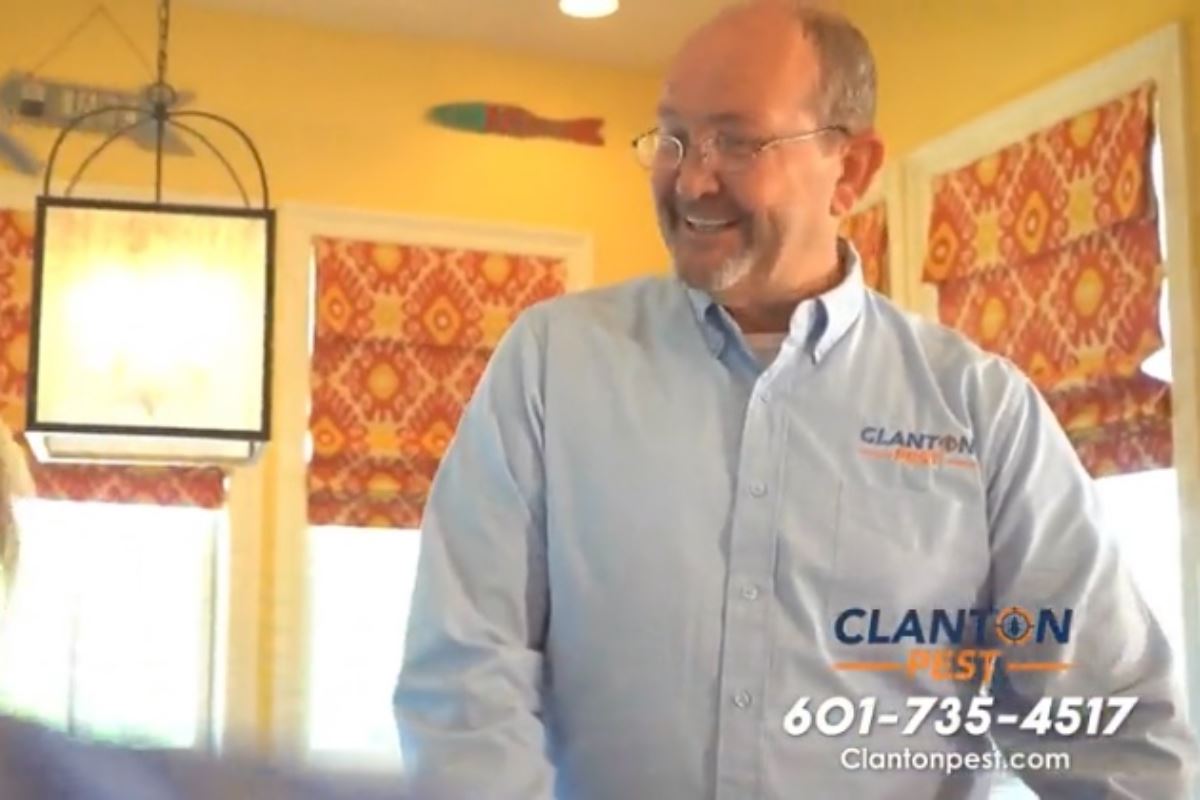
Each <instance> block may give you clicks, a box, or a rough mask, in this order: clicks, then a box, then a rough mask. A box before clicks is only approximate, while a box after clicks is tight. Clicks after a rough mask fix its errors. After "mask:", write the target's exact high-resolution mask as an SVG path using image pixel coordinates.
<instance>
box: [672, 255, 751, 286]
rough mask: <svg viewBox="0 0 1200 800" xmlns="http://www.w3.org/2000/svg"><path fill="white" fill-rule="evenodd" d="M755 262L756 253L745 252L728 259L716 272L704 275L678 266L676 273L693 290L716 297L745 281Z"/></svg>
mask: <svg viewBox="0 0 1200 800" xmlns="http://www.w3.org/2000/svg"><path fill="white" fill-rule="evenodd" d="M754 261H755V258H754V253H752V252H745V253H740V254H738V255H736V256H734V257H732V258H728V259H726V260H725V262H724V263H723V264H721V266H719V267H718V268H717V269H716V270H714V271H712V272H709V273H705V274H702V275H697V274H695V273H690V272H688V271H686V270H682V269H680V268H679V266H678V265H676V267H675V271H676V273H678V274H679V275H681V276H682V277H683V280H684V282H685V283H687V284H688V285H689V286H691V287H692V288H693V289H699V290H701V291H703V292H707V293H708V294H710V295H716V294H719V293H721V292H725V291H728V290H729V289H731V288H733V287H734V286H736V285H737V284H738V283H740V282H741V281H743V280H744V279H745V278H746V276H747V275H749V274H750V272H751V271H752V270H753V269H754Z"/></svg>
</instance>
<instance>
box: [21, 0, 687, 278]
mask: <svg viewBox="0 0 1200 800" xmlns="http://www.w3.org/2000/svg"><path fill="white" fill-rule="evenodd" d="M95 5H96V3H95V2H94V0H0V8H2V9H3V13H2V14H0V74H3V73H6V72H7V71H8V70H9V69H14V68H16V69H27V68H29V67H31V66H33V65H34V64H35V63H36V62H37V61H38V60H39V59H41V58H42V56H43V55H44V54H45V53H46V52H48V51H49V50H51V49H52V47H53V46H54V45H55V44H56V43H57V42H59V41H60V40H61V39H62V38H63V37H64V36H65V35H66V34H67V33H68V32H69V31H70V30H71V28H72V27H74V26H75V24H76V23H77V22H78V21H80V20H82V19H83V18H84V17H85V15H86V14H87V12H88V11H89V10H90V9H91V8H93V7H94V6H95ZM105 5H106V6H107V7H108V8H110V9H111V10H112V12H113V15H114V16H115V17H116V18H117V20H118V21H119V22H120V24H121V26H122V27H123V28H125V29H126V30H127V31H128V32H129V33H130V35H131V36H132V37H133V39H134V41H135V42H136V43H137V44H138V45H139V47H140V48H141V49H142V50H143V51H144V53H145V55H146V57H147V58H149V59H150V60H151V61H153V58H154V40H155V6H156V3H155V2H153V1H152V0H106V3H105ZM42 72H43V74H45V75H47V76H49V77H54V78H61V79H66V80H81V81H83V82H88V83H97V84H112V85H114V86H117V87H136V86H139V85H142V84H144V83H146V82H148V80H149V76H148V74H147V71H146V69H145V67H143V66H142V65H141V64H140V63H139V61H138V59H137V57H136V56H134V55H132V54H131V53H130V52H129V49H128V47H127V46H126V45H124V44H123V43H122V42H121V40H120V38H119V37H118V36H117V35H116V34H115V33H113V32H112V30H111V28H109V27H106V26H105V25H104V24H103V23H100V22H94V23H93V24H92V26H91V27H90V28H89V29H88V31H87V32H86V33H85V34H84V35H83V36H81V37H79V39H78V40H77V41H76V42H75V43H74V44H73V45H71V46H70V47H68V48H67V49H66V50H65V51H64V52H63V54H62V55H60V56H58V57H56V58H55V59H53V60H52V61H51V62H50V63H49V64H48V65H47V66H46V68H45V69H44V70H43V71H42ZM169 78H170V80H171V82H172V83H173V84H174V85H175V86H176V87H177V88H178V89H180V90H181V91H192V92H195V93H196V99H195V101H194V102H193V103H192V105H193V106H194V107H196V108H201V109H204V110H210V111H216V112H219V113H222V114H224V115H226V116H228V117H230V118H231V119H232V120H233V121H234V122H236V123H238V124H239V125H241V126H243V127H244V128H246V130H247V131H248V132H249V133H250V135H251V137H252V138H253V139H254V140H255V142H256V143H257V144H258V145H259V147H260V149H261V150H262V153H263V157H264V159H265V161H266V164H267V168H268V170H269V174H270V179H271V185H272V191H273V193H274V194H275V196H276V197H278V198H279V199H281V200H294V201H301V202H308V203H319V204H322V205H338V206H347V207H352V208H369V209H375V210H388V211H395V212H399V213H406V214H420V215H430V216H446V217H460V218H468V219H479V220H487V221H495V222H512V223H517V224H521V225H526V226H537V227H547V228H557V229H566V230H577V231H587V232H590V233H592V234H593V236H594V247H595V262H596V263H595V274H596V279H597V282H599V283H603V282H609V281H613V280H618V279H620V278H623V277H628V276H630V275H634V274H637V273H641V272H645V271H647V270H648V269H654V268H657V267H659V265H661V264H662V263H663V256H662V252H661V246H660V245H659V243H658V240H657V232H656V229H655V227H654V223H653V212H652V210H651V204H650V199H649V191H648V190H647V189H646V187H645V179H644V175H643V174H642V172H641V170H640V168H639V167H638V166H637V165H636V163H635V162H634V161H633V158H632V154H631V153H630V152H629V146H628V142H629V140H630V139H631V138H632V137H633V136H634V135H635V134H636V133H637V132H639V131H640V130H642V129H644V128H645V127H646V126H647V124H648V121H649V120H650V119H651V114H652V111H653V100H654V92H655V82H654V80H653V78H652V77H651V75H650V73H649V72H647V73H644V74H639V73H636V72H629V71H622V70H616V69H607V68H601V67H595V66H591V65H582V64H573V63H567V62H561V61H559V62H552V61H546V60H543V59H536V58H529V57H525V56H521V55H516V54H506V53H502V52H497V51H489V50H486V49H483V48H480V47H467V46H454V45H445V44H437V43H432V42H426V41H419V40H405V39H401V38H397V37H385V36H375V35H370V34H366V33H358V32H344V31H338V30H332V29H327V28H317V27H313V26H310V25H306V24H301V23H292V22H287V21H281V20H278V19H269V18H265V17H255V16H248V15H243V14H234V13H230V12H226V11H221V10H214V9H209V8H206V7H192V6H188V5H178V4H177V5H176V7H175V9H174V13H173V19H172V32H171V48H170V65H169ZM475 99H483V100H493V101H507V102H513V103H516V104H519V105H523V106H525V107H527V108H529V109H531V110H533V111H535V112H538V113H541V114H542V115H544V116H548V117H554V118H559V117H562V118H570V117H580V116H600V117H603V118H604V119H605V134H606V136H605V138H606V141H607V145H606V146H605V147H603V148H597V147H585V146H581V145H575V144H566V143H560V142H557V141H552V140H530V141H522V140H515V139H508V138H503V137H498V136H480V135H475V134H466V133H458V132H453V131H447V130H445V129H442V128H436V127H433V126H431V125H429V124H427V123H426V122H425V121H424V120H423V114H424V112H425V110H426V109H427V108H428V107H429V106H432V105H435V104H438V103H443V102H448V101H455V100H475ZM11 133H12V134H14V135H15V136H17V137H19V138H20V139H21V140H22V141H26V142H29V143H31V144H34V145H35V147H36V150H37V152H38V154H39V156H41V157H43V158H44V156H45V154H46V153H47V152H48V151H49V147H50V143H51V138H52V134H51V133H49V132H46V131H43V130H38V129H33V128H30V127H28V126H26V125H19V126H15V127H14V128H12V129H11ZM73 141H75V142H76V143H77V144H78V145H80V146H81V148H84V149H85V148H86V145H87V144H95V143H98V142H99V139H98V138H96V137H93V136H88V137H86V138H83V137H76V138H73ZM230 147H232V145H229V146H228V147H225V146H223V150H224V149H229V148H230ZM81 157H82V155H81V153H80V152H79V150H78V149H77V150H76V151H74V152H73V153H64V159H63V163H64V166H65V168H66V169H67V170H70V169H73V168H74V166H75V165H76V164H78V162H79V159H80V158H81ZM152 163H153V162H152V159H151V158H150V157H149V156H148V154H146V153H145V152H143V151H141V150H138V149H137V148H135V147H133V146H131V145H128V144H121V145H119V146H114V147H113V148H112V154H111V156H109V155H106V156H105V157H104V159H103V160H101V161H99V162H97V165H96V168H95V169H94V170H93V171H89V173H88V177H89V179H90V180H92V181H93V182H96V181H103V182H110V183H111V182H130V181H133V182H139V183H140V182H142V181H146V180H149V175H150V172H149V170H150V168H151V167H152ZM168 166H169V170H170V172H169V176H170V181H171V182H172V184H173V185H176V186H178V187H179V188H180V189H182V190H186V191H190V192H197V193H222V194H224V193H226V192H230V193H232V192H233V189H232V184H230V183H229V182H228V181H227V179H225V178H224V176H223V173H222V172H221V170H220V168H219V166H218V165H217V164H216V162H215V161H213V160H212V159H211V158H208V157H201V156H197V157H195V158H192V159H173V160H172V163H170V164H169V165H168ZM55 174H56V175H63V174H64V173H63V172H62V171H60V170H58V169H56V172H55Z"/></svg>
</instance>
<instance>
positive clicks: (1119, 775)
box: [983, 361, 1196, 798]
mask: <svg viewBox="0 0 1200 800" xmlns="http://www.w3.org/2000/svg"><path fill="white" fill-rule="evenodd" d="M983 396H984V397H985V398H997V399H998V402H995V403H993V404H992V405H993V408H992V409H990V410H989V412H988V413H989V416H990V418H991V421H990V424H989V425H988V426H987V427H988V429H989V434H988V439H989V441H988V442H987V443H986V446H987V451H986V452H985V453H984V461H985V463H984V468H985V476H986V481H987V486H986V491H987V505H988V509H987V513H988V523H989V528H990V534H991V548H992V573H991V579H992V580H991V584H992V600H993V607H994V608H996V609H998V610H999V609H1005V608H1008V607H1010V606H1019V607H1021V608H1023V609H1026V610H1029V611H1033V612H1035V613H1036V612H1037V611H1038V610H1040V609H1049V610H1052V611H1053V612H1054V613H1055V614H1056V615H1058V618H1059V621H1060V623H1061V622H1062V620H1063V619H1065V616H1066V614H1067V613H1068V610H1069V613H1070V628H1069V631H1068V632H1067V636H1066V637H1065V638H1066V639H1067V641H1066V642H1059V641H1058V638H1057V637H1055V636H1053V635H1051V632H1050V631H1049V630H1048V629H1047V630H1046V631H1045V633H1046V634H1047V635H1046V637H1045V640H1044V641H1043V642H1041V643H1038V642H1036V641H1030V642H1029V643H1027V644H1023V645H1019V644H1007V645H1003V647H1004V649H1005V653H1004V656H1003V657H1002V660H1006V661H1025V662H1040V663H1056V662H1057V663H1065V664H1068V665H1069V667H1067V668H1065V669H1062V670H1044V671H1010V670H1008V669H1007V668H1003V667H1002V668H1001V669H998V670H997V671H996V673H995V679H994V681H993V686H992V693H993V695H994V697H995V703H996V705H995V711H994V713H993V719H994V718H995V716H996V714H999V713H1006V712H1007V713H1015V714H1018V715H1021V717H1022V718H1024V715H1025V714H1027V713H1028V712H1030V711H1031V710H1033V709H1034V708H1035V706H1036V705H1037V703H1038V701H1039V700H1041V699H1042V698H1053V699H1052V700H1051V701H1049V704H1050V705H1049V710H1050V717H1049V718H1050V720H1051V721H1053V722H1055V723H1057V722H1059V721H1060V720H1065V721H1064V722H1063V724H1062V727H1061V728H1059V729H1055V728H1051V729H1050V730H1049V731H1048V732H1046V733H1043V734H1040V735H1039V734H1037V733H1035V732H1034V731H1032V730H1021V729H1020V727H1019V726H996V725H994V726H993V728H992V731H993V736H994V738H995V739H996V741H997V744H999V745H1000V747H1001V749H1003V750H1006V751H1007V752H1009V754H1010V755H1011V754H1014V753H1017V752H1020V753H1023V754H1025V755H1028V754H1031V753H1040V754H1048V753H1065V754H1067V755H1068V756H1069V758H1070V766H1069V768H1068V769H1065V770H1034V769H1026V770H1018V771H1019V772H1020V775H1021V777H1022V779H1023V780H1024V781H1025V782H1026V783H1027V784H1028V785H1029V786H1030V787H1031V788H1033V789H1034V790H1035V791H1037V792H1038V793H1039V794H1040V795H1041V796H1043V797H1072V798H1076V797H1078V798H1085V797H1105V798H1176V797H1178V798H1183V797H1190V796H1191V795H1190V793H1189V788H1190V786H1191V783H1190V782H1191V780H1192V773H1193V770H1194V765H1195V762H1196V757H1195V746H1194V741H1193V736H1192V733H1191V731H1190V729H1189V727H1188V725H1187V723H1186V721H1185V714H1186V711H1185V709H1186V702H1185V698H1184V694H1183V691H1182V686H1181V680H1180V675H1179V674H1178V671H1177V669H1176V667H1175V665H1174V662H1173V659H1172V652H1171V647H1170V645H1169V643H1168V641H1167V639H1166V637H1165V636H1164V634H1163V630H1162V628H1161V627H1160V626H1159V624H1158V622H1157V621H1156V620H1155V618H1154V616H1153V614H1152V613H1151V612H1150V610H1149V609H1148V608H1147V606H1146V603H1145V601H1144V600H1143V599H1142V597H1141V595H1140V593H1139V592H1138V590H1137V587H1136V586H1135V585H1134V583H1133V580H1132V576H1131V575H1130V574H1129V572H1128V571H1127V570H1126V568H1125V565H1124V563H1123V562H1122V560H1121V558H1120V555H1119V553H1118V548H1117V543H1116V542H1115V541H1114V540H1113V539H1112V538H1111V537H1109V536H1107V535H1105V533H1104V529H1103V528H1102V526H1101V522H1100V506H1099V500H1098V497H1097V495H1096V492H1095V488H1094V485H1093V482H1092V479H1091V477H1090V476H1089V475H1088V474H1087V473H1086V471H1085V470H1084V469H1083V467H1082V465H1081V463H1080V462H1079V459H1078V457H1077V456H1076V454H1075V451H1074V449H1073V447H1072V445H1071V443H1070V441H1069V440H1068V439H1067V437H1066V435H1065V433H1064V432H1063V430H1062V428H1061V426H1060V425H1059V423H1058V421H1057V419H1056V418H1055V417H1054V414H1053V412H1052V411H1051V410H1050V408H1049V407H1048V405H1047V404H1046V403H1045V401H1044V400H1043V399H1042V397H1041V395H1040V394H1039V393H1038V392H1037V390H1036V389H1035V388H1034V387H1033V386H1032V385H1031V384H1030V383H1029V381H1028V380H1026V379H1025V378H1024V377H1023V376H1022V375H1020V374H1019V373H1018V372H1017V371H1016V369H1015V368H1011V367H1010V365H1008V364H1006V363H1004V362H999V361H997V362H993V363H991V364H989V365H988V367H987V368H986V369H985V379H984V387H983ZM1156 533H1158V532H1157V531H1153V530H1147V531H1146V532H1145V534H1146V535H1147V536H1153V535H1155V534H1156ZM1035 622H1036V619H1035ZM1111 697H1127V698H1136V700H1137V703H1136V705H1135V706H1134V710H1133V712H1132V713H1131V714H1130V716H1129V717H1128V718H1127V719H1126V720H1125V721H1124V723H1123V724H1122V725H1121V726H1120V728H1119V729H1118V730H1117V731H1116V732H1115V733H1114V734H1113V735H1110V736H1103V735H1088V734H1087V725H1086V719H1087V715H1088V713H1089V712H1088V708H1087V706H1086V703H1087V701H1088V700H1089V699H1092V698H1111ZM1064 698H1080V700H1081V701H1082V704H1083V705H1082V707H1080V706H1076V708H1077V710H1079V711H1080V712H1081V714H1082V715H1083V717H1084V720H1085V724H1084V725H1082V726H1081V729H1080V731H1077V732H1074V733H1071V734H1069V735H1064V734H1063V732H1062V731H1064V730H1065V731H1070V729H1071V719H1070V714H1069V713H1066V714H1064V713H1063V711H1062V709H1063V708H1065V707H1067V706H1064V705H1063V702H1062V701H1063V699H1064ZM1068 705H1070V704H1068ZM1111 716H1112V711H1107V712H1106V713H1105V714H1104V720H1105V723H1107V721H1108V720H1109V719H1110V718H1111ZM1102 729H1103V728H1102ZM1015 766H1020V765H1015Z"/></svg>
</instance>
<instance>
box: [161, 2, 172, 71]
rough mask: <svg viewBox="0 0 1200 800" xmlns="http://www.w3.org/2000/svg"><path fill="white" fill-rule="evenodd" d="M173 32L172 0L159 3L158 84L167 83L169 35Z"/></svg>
mask: <svg viewBox="0 0 1200 800" xmlns="http://www.w3.org/2000/svg"><path fill="white" fill-rule="evenodd" d="M170 31H171V0H159V2H158V84H159V86H165V85H166V83H167V35H168V34H169V33H170Z"/></svg>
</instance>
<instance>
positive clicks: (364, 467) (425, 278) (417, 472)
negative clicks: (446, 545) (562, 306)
mask: <svg viewBox="0 0 1200 800" xmlns="http://www.w3.org/2000/svg"><path fill="white" fill-rule="evenodd" d="M314 248H315V253H316V264H317V297H316V335H315V342H314V346H313V356H312V409H311V412H310V416H309V433H310V436H311V438H312V457H311V460H310V462H309V468H308V518H309V521H310V522H312V523H313V524H316V525H352V526H358V527H388V528H415V527H417V526H418V525H419V524H420V519H421V512H422V509H423V508H424V505H425V497H426V495H427V493H428V491H429V486H430V483H431V482H432V479H433V475H434V472H435V471H436V470H437V466H438V463H439V462H440V460H441V457H442V454H443V453H444V452H445V449H446V446H447V445H448V444H449V442H450V438H451V437H452V436H453V435H454V429H455V427H456V426H457V424H458V419H459V416H460V415H461V413H462V409H463V406H464V404H465V403H466V401H467V400H468V399H469V398H470V396H471V393H472V392H473V391H474V389H475V384H476V383H477V382H478V380H479V378H480V376H481V375H482V373H483V368H484V365H485V364H486V363H487V360H488V357H489V356H490V355H491V352H492V350H493V349H494V348H495V346H496V344H497V342H498V341H499V339H500V336H501V334H503V333H504V331H505V330H506V329H507V328H508V326H509V325H510V324H512V322H513V320H514V319H516V317H517V315H518V314H519V313H520V312H521V311H522V310H523V309H524V308H526V307H527V306H529V305H530V304H532V303H534V302H536V301H538V300H542V299H544V298H548V297H553V296H555V295H559V294H562V293H563V291H564V290H565V287H566V265H565V263H564V262H563V261H562V260H560V259H554V258H545V257H539V256H529V255H516V254H507V253H489V252H481V251H476V250H459V249H452V248H440V247H422V246H415V245H402V244H382V243H372V242H361V241H351V240H346V239H328V238H321V239H318V240H316V241H315V242H314Z"/></svg>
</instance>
